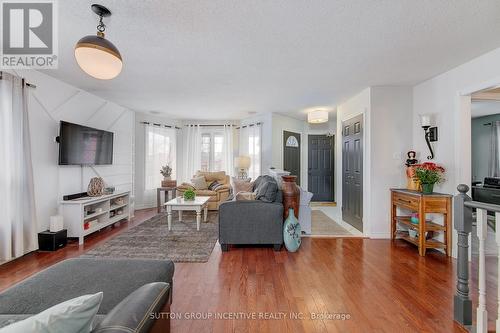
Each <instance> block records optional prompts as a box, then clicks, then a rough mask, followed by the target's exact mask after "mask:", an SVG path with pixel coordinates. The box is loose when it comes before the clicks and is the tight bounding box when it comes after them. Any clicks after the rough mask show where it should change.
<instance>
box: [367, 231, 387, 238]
mask: <svg viewBox="0 0 500 333" xmlns="http://www.w3.org/2000/svg"><path fill="white" fill-rule="evenodd" d="M370 238H372V239H391V233H390V232H372V233H370Z"/></svg>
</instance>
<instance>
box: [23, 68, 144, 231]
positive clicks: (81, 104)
mask: <svg viewBox="0 0 500 333" xmlns="http://www.w3.org/2000/svg"><path fill="white" fill-rule="evenodd" d="M14 74H18V75H19V76H22V77H25V78H26V79H27V81H28V82H30V83H32V84H35V85H36V86H37V88H36V89H32V90H31V98H30V100H29V103H30V107H29V120H30V129H31V142H32V155H33V156H32V157H33V173H34V181H35V201H36V211H37V218H38V224H39V228H38V229H39V230H40V231H42V230H46V229H47V228H48V222H49V217H50V216H51V215H55V214H57V213H58V206H59V205H58V203H59V202H60V201H61V200H62V196H63V195H66V194H71V193H78V192H83V191H86V190H87V185H88V183H89V180H90V178H92V177H95V176H96V173H94V171H93V170H92V169H91V168H88V167H85V168H83V172H82V169H81V168H80V167H79V166H61V167H59V166H58V145H57V143H56V142H55V137H56V136H57V135H58V132H59V121H60V120H65V121H69V122H73V123H78V124H82V125H86V126H91V127H95V128H99V129H103V130H108V131H111V132H113V133H114V155H113V165H110V166H96V167H95V170H96V171H97V172H98V173H99V174H100V175H101V176H102V177H103V178H104V180H105V182H106V184H108V185H113V186H115V187H116V190H117V191H125V190H127V191H133V181H134V179H133V178H134V177H133V173H134V171H133V169H134V163H133V156H134V117H135V115H134V112H132V111H130V110H128V109H126V108H124V107H122V106H119V105H117V104H114V103H111V102H108V101H105V100H103V99H102V98H99V97H97V96H95V95H92V94H90V93H87V92H85V91H82V90H81V89H78V88H76V87H74V86H71V85H69V84H66V83H64V82H62V81H59V80H57V79H54V78H52V77H50V76H48V75H45V74H43V73H40V72H36V71H33V70H25V71H16V73H14Z"/></svg>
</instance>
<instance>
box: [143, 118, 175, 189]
mask: <svg viewBox="0 0 500 333" xmlns="http://www.w3.org/2000/svg"><path fill="white" fill-rule="evenodd" d="M145 146H146V149H145V152H146V154H145V160H146V161H145V162H146V164H145V178H146V179H145V189H146V190H151V189H156V188H157V187H159V186H160V185H161V181H162V180H163V176H162V175H161V173H160V169H161V167H162V166H164V165H166V164H168V165H170V167H171V168H172V175H171V177H172V179H175V173H176V160H175V146H176V133H175V130H174V129H171V128H166V127H160V126H156V125H146V130H145Z"/></svg>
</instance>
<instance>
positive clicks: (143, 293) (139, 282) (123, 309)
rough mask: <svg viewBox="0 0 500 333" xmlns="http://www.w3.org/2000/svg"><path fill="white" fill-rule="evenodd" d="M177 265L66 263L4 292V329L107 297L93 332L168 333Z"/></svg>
mask: <svg viewBox="0 0 500 333" xmlns="http://www.w3.org/2000/svg"><path fill="white" fill-rule="evenodd" d="M173 275H174V264H173V262H172V261H170V260H149V259H91V258H75V259H68V260H64V261H62V262H60V263H58V264H56V265H54V266H51V267H49V268H48V269H46V270H44V271H41V272H39V273H37V274H35V275H33V276H31V277H29V278H27V279H26V280H24V281H21V282H20V283H18V284H16V285H15V286H13V287H11V288H9V289H7V290H5V291H4V292H2V293H0V327H2V326H6V325H8V324H9V323H12V322H15V321H18V320H21V319H24V318H26V317H29V316H30V315H33V314H36V313H39V312H41V311H43V310H46V309H48V308H50V307H52V306H54V305H56V304H58V303H61V302H64V301H66V300H69V299H72V298H75V297H78V296H81V295H85V294H94V293H97V292H100V291H102V292H103V300H102V303H101V306H100V308H99V311H98V315H97V318H96V322H97V326H96V327H95V329H94V330H93V332H149V331H150V330H151V329H153V328H155V330H159V331H161V332H169V330H170V322H169V320H168V318H165V319H161V320H154V319H152V318H150V315H151V313H157V312H160V311H161V312H168V311H169V309H170V304H171V300H172V282H173V281H172V278H173Z"/></svg>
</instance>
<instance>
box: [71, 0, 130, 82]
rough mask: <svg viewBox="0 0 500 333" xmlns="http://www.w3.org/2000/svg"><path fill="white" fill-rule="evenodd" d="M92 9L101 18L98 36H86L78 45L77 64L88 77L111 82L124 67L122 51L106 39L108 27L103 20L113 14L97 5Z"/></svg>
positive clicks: (76, 49)
mask: <svg viewBox="0 0 500 333" xmlns="http://www.w3.org/2000/svg"><path fill="white" fill-rule="evenodd" d="M91 8H92V11H93V12H94V13H96V14H97V15H98V16H99V24H98V25H97V35H89V36H85V37H83V38H82V39H80V40H79V41H78V43H76V46H75V58H76V62H77V63H78V65H79V66H80V68H81V69H82V70H83V71H84V72H85V73H87V74H88V75H90V76H92V77H95V78H96V79H100V80H110V79H113V78H115V77H116V76H118V74H120V72H121V70H122V66H123V62H122V56H121V54H120V51H118V49H117V48H116V46H114V45H113V43H111V42H110V41H109V40H107V39H105V38H104V30H106V26H105V25H104V23H103V22H102V18H103V17H108V16H111V12H110V11H109V9H107V8H106V7H104V6H101V5H97V4H93V5H92V6H91Z"/></svg>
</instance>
